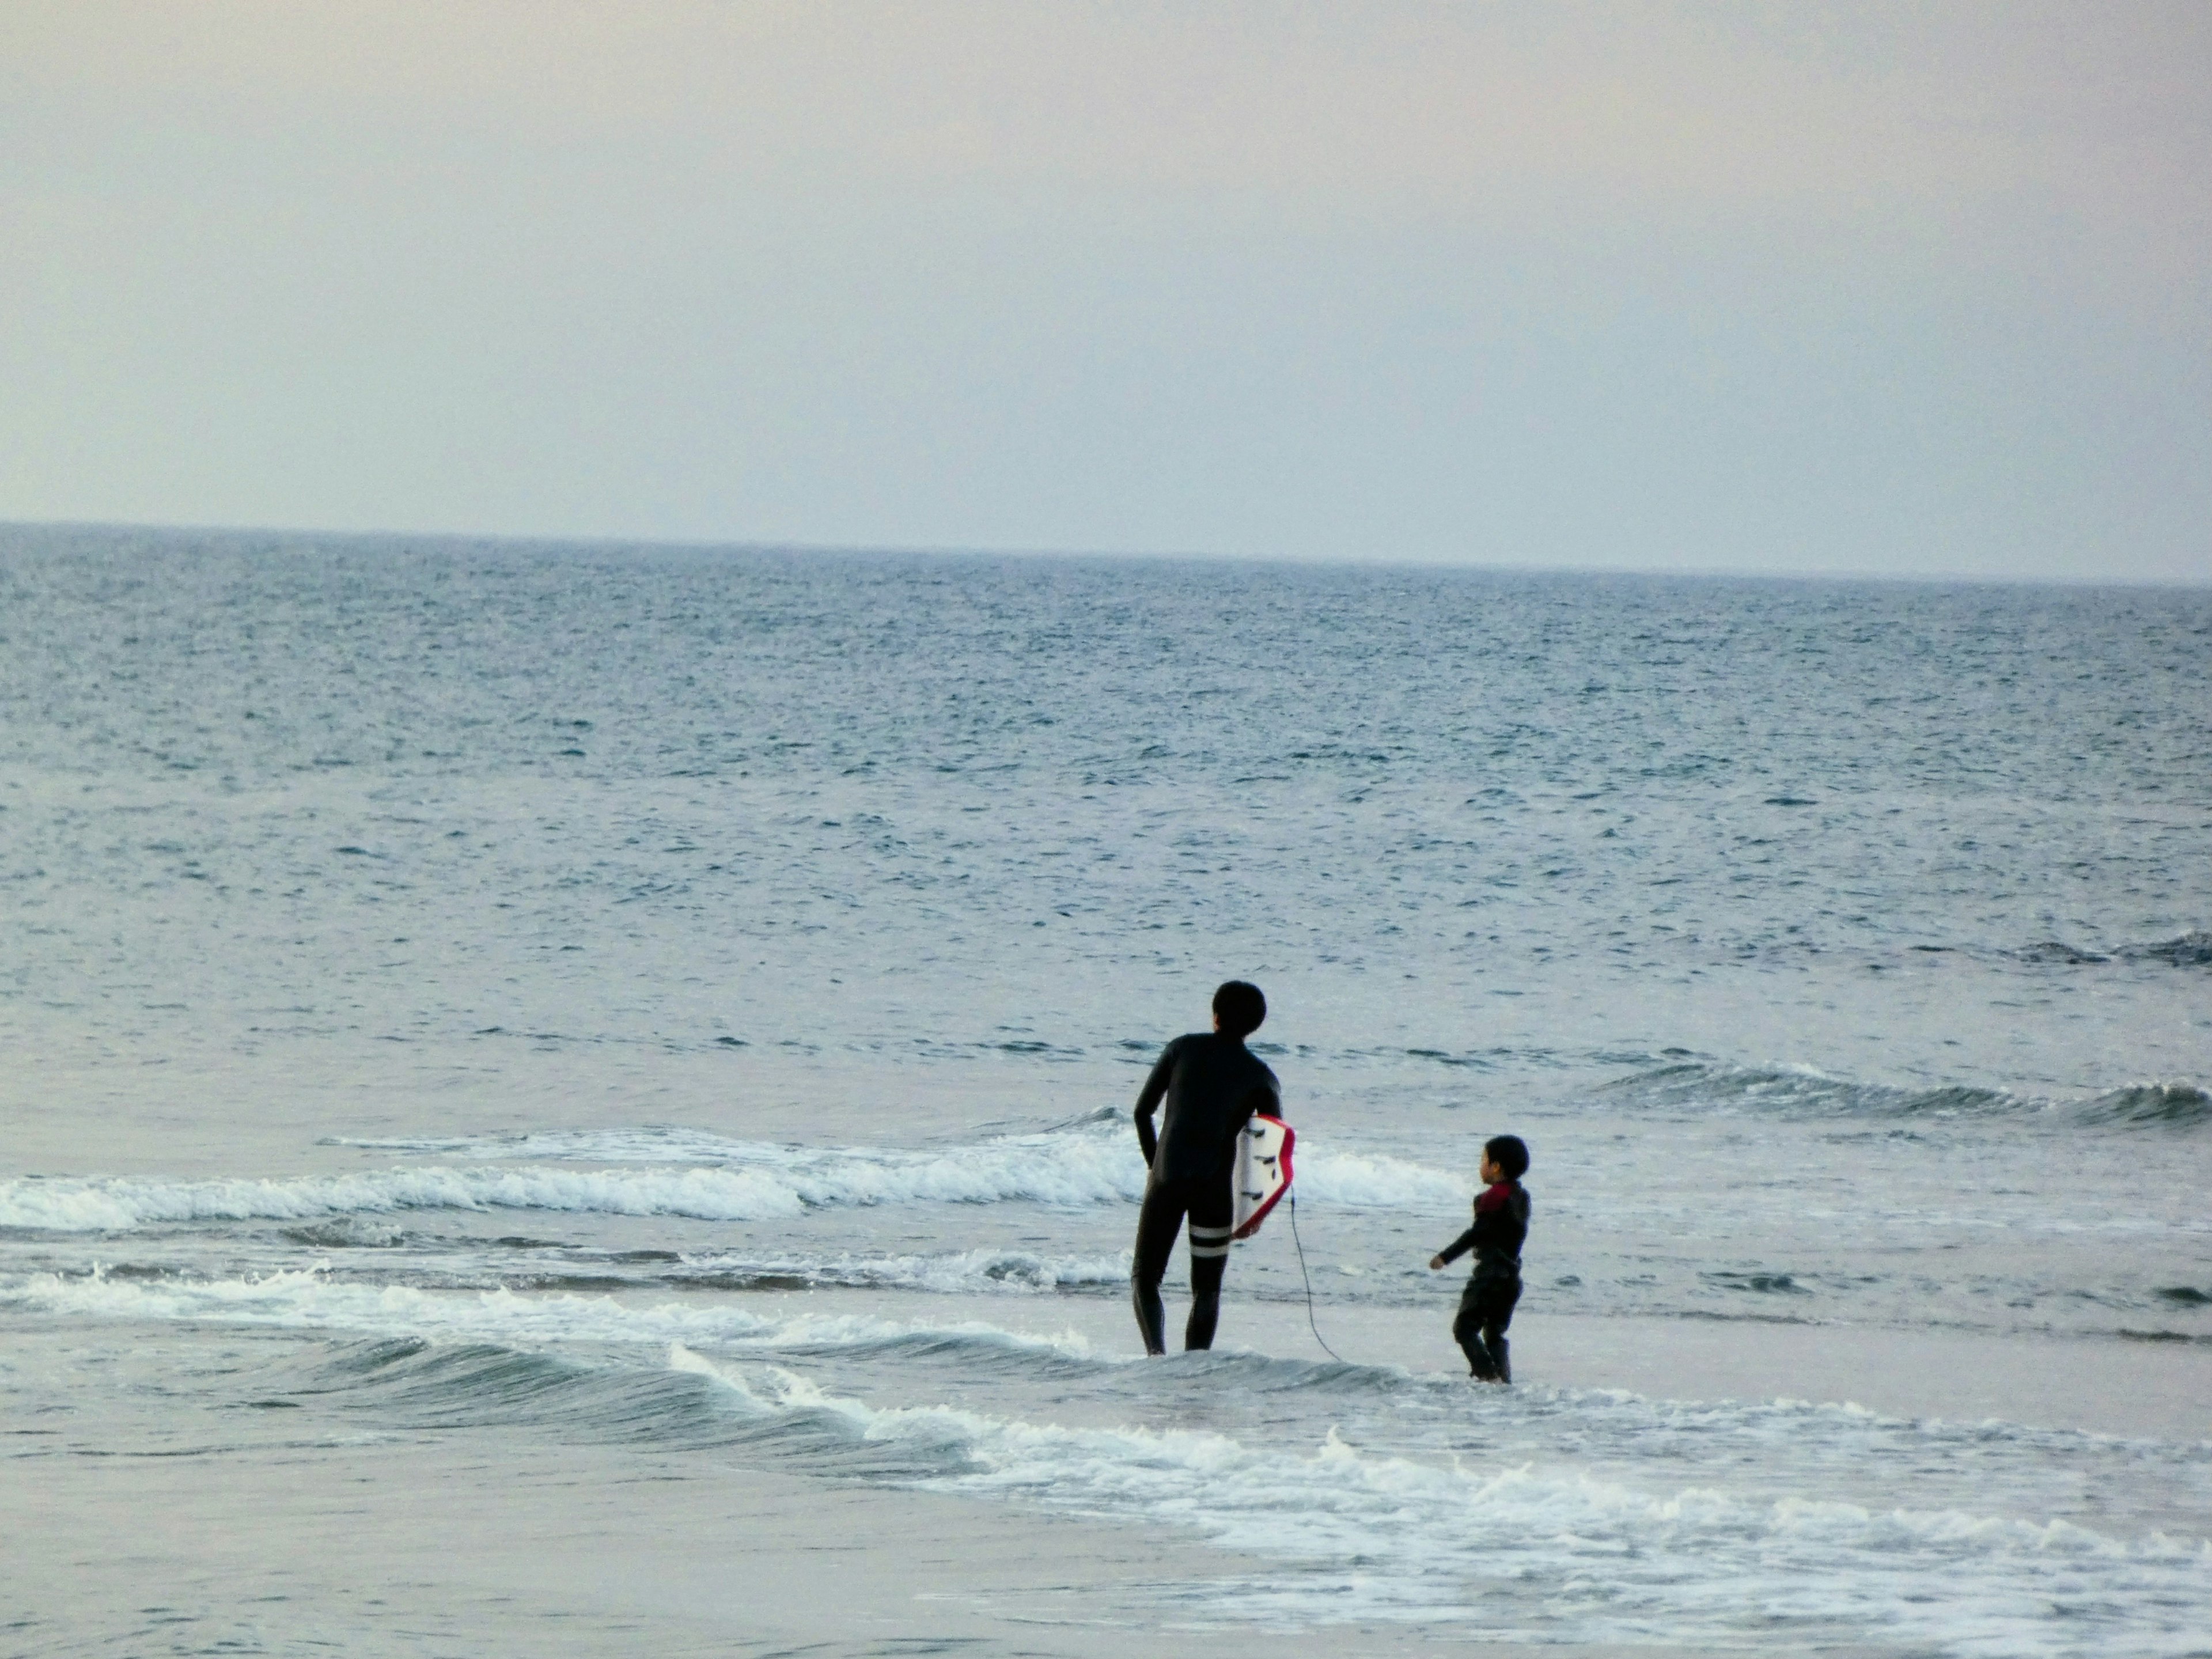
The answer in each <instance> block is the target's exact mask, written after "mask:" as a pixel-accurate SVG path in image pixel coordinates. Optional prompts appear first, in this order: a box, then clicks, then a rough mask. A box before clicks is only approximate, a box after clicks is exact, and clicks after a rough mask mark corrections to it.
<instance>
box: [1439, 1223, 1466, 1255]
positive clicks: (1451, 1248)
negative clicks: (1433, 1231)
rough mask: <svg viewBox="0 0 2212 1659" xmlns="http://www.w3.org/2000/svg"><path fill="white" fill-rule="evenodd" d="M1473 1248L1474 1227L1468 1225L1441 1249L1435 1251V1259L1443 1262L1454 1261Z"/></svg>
mask: <svg viewBox="0 0 2212 1659" xmlns="http://www.w3.org/2000/svg"><path fill="white" fill-rule="evenodd" d="M1471 1249H1474V1228H1473V1227H1469V1228H1468V1230H1467V1231H1465V1232H1463V1233H1462V1234H1461V1235H1460V1236H1459V1237H1457V1238H1455V1239H1454V1240H1452V1242H1451V1243H1449V1244H1447V1245H1445V1246H1444V1247H1443V1249H1441V1250H1438V1251H1437V1260H1438V1261H1444V1262H1452V1261H1458V1260H1459V1259H1460V1257H1462V1256H1463V1255H1466V1254H1467V1253H1468V1251H1469V1250H1471Z"/></svg>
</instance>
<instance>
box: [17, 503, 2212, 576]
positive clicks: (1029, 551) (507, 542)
mask: <svg viewBox="0 0 2212 1659" xmlns="http://www.w3.org/2000/svg"><path fill="white" fill-rule="evenodd" d="M15 531H34V532H35V531H97V532H140V533H143V534H155V535H164V536H278V537H282V536H295V537H325V538H334V539H338V538H342V539H346V540H352V541H363V542H371V541H380V542H410V541H411V542H422V543H432V544H439V543H442V544H453V545H471V546H482V545H484V544H491V545H494V546H507V547H513V548H517V549H520V548H526V547H535V548H541V549H572V550H579V551H581V550H607V551H613V550H648V549H650V550H666V551H670V552H690V553H731V554H740V553H744V554H763V553H766V554H781V555H796V556H810V555H811V556H822V557H829V558H855V557H870V556H874V557H881V558H914V559H947V560H952V559H1020V560H1036V561H1040V562H1042V561H1062V562H1075V561H1091V562H1101V563H1106V562H1114V563H1136V562H1142V563H1153V564H1219V565H1260V566H1267V567H1279V568H1293V569H1302V570H1360V571H1392V570H1395V571H1407V572H1411V571H1419V572H1422V573H1425V574H1436V573H1441V572H1450V571H1460V572H1468V573H1475V574H1480V573H1492V574H1511V575H1558V576H1642V577H1660V578H1680V579H1683V580H1705V581H1711V580H1735V581H1772V582H1814V583H1831V584H1832V583H1848V582H1865V583H1898V584H1905V585H1912V586H1935V585H1939V584H1940V585H1948V586H1972V587H2059V588H2105V587H2109V588H2166V589H2176V590H2179V591H2182V592H2199V591H2203V590H2205V589H2212V570H2208V572H2207V573H2206V574H2205V575H2203V576H2202V577H2197V578H2191V577H2188V576H2068V575H2021V576H1998V575H1990V574H1987V573H1985V572H1978V573H1968V572H1962V571H1957V570H1931V571H1897V570H1857V569H1838V568H1817V569H1808V570H1783V569H1775V568H1761V567H1755V566H1748V565H1680V566H1668V567H1654V566H1650V565H1636V564H1606V563H1599V562H1559V563H1541V562H1534V561H1528V560H1513V559H1480V558H1470V559H1419V558H1406V557H1402V556H1401V557H1395V558H1361V557H1357V556H1311V555H1303V554H1295V553H1274V554H1265V553H1245V552H1221V551H1204V550H1174V551H1163V550H1157V549H1152V550H1138V549H1100V548H1077V547H1056V548H1055V547H1036V546H990V545H981V546H964V545H960V544H950V543H936V544H891V543H862V542H809V541H781V540H772V539H769V540H756V539H745V538H734V537H732V538H707V537H696V536H676V537H649V536H634V535H629V536H626V535H614V534H608V533H597V534H586V533H581V532H557V533H537V532H525V531H471V530H401V529H380V530H362V529H340V528H333V527H330V526H299V525H252V524H177V523H168V522H159V521H154V520H124V519H116V520H108V519H0V533H6V532H15Z"/></svg>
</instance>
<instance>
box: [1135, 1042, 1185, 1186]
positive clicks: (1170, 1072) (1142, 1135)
mask: <svg viewBox="0 0 2212 1659" xmlns="http://www.w3.org/2000/svg"><path fill="white" fill-rule="evenodd" d="M1175 1063H1176V1046H1175V1044H1174V1043H1172V1042H1170V1044H1168V1046H1167V1047H1166V1048H1163V1049H1162V1050H1161V1051H1160V1057H1159V1059H1158V1061H1157V1062H1155V1063H1154V1065H1153V1066H1152V1075H1151V1076H1150V1077H1148V1078H1146V1079H1145V1086H1144V1087H1143V1088H1142V1089H1140V1090H1139V1091H1138V1092H1137V1114H1136V1115H1137V1145H1138V1146H1141V1147H1142V1148H1143V1149H1144V1152H1145V1167H1146V1169H1148V1170H1149V1169H1150V1168H1152V1160H1153V1159H1154V1158H1157V1157H1158V1155H1159V1150H1160V1138H1159V1136H1158V1134H1156V1133H1154V1132H1153V1129H1152V1114H1153V1113H1154V1112H1156V1111H1158V1110H1159V1107H1160V1102H1161V1101H1163V1100H1164V1099H1165V1098H1166V1097H1167V1092H1168V1085H1169V1084H1170V1083H1171V1082H1173V1081H1174V1080H1175Z"/></svg>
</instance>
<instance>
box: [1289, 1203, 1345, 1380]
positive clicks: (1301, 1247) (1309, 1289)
mask: <svg viewBox="0 0 2212 1659" xmlns="http://www.w3.org/2000/svg"><path fill="white" fill-rule="evenodd" d="M1284 1196H1285V1197H1286V1198H1288V1199H1289V1200H1291V1243H1293V1244H1295V1245H1297V1247H1298V1277H1299V1278H1300V1279H1304V1280H1305V1282H1306V1323H1307V1325H1308V1326H1309V1327H1310V1328H1311V1329H1312V1331H1313V1336H1314V1340H1315V1341H1316V1342H1318V1343H1320V1344H1321V1351H1322V1352H1323V1353H1325V1354H1327V1355H1328V1357H1329V1358H1331V1359H1334V1361H1336V1363H1337V1364H1340V1365H1348V1364H1351V1363H1352V1362H1351V1361H1350V1360H1348V1359H1346V1358H1345V1357H1344V1356H1343V1355H1342V1354H1340V1353H1339V1352H1337V1351H1336V1350H1335V1349H1334V1348H1332V1347H1330V1346H1328V1338H1326V1337H1324V1336H1323V1335H1322V1334H1321V1327H1320V1326H1319V1325H1316V1324H1315V1323H1314V1305H1313V1275H1312V1274H1311V1273H1308V1272H1307V1271H1306V1244H1305V1240H1304V1239H1302V1238H1300V1237H1298V1189H1297V1188H1296V1187H1292V1188H1291V1190H1290V1191H1289V1192H1288V1193H1286V1194H1284Z"/></svg>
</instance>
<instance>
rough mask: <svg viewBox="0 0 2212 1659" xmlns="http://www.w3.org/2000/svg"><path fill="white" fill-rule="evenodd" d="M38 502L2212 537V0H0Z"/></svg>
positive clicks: (5, 380) (1529, 536) (2006, 567)
mask: <svg viewBox="0 0 2212 1659" xmlns="http://www.w3.org/2000/svg"><path fill="white" fill-rule="evenodd" d="M0 520H100V521H120V522H132V523H160V524H205V525H241V526H243V525H252V526H292V527H312V528H328V529H383V530H407V531H452V532H472V533H489V534H504V535H553V536H586V537H614V538H638V539H681V540H693V541H713V542H744V543H762V542H768V543H779V544H790V543H799V544H821V545H826V546H874V547H898V548H989V549H1008V550H1082V551H1098V552H1133V553H1197V554H1209V555H1228V556H1249V557H1261V558H1274V557H1288V558H1298V559H1328V560H1358V561H1389V562H1407V561H1418V562H1452V563H1480V564H1516V565H1595V566H1610V567H1626V568H1647V569H1669V568H1696V569H1738V570H1769V571H1778V572H1789V571H1824V572H1866V573H1917V574H1969V575H1981V576H2021V577H2100V578H2106V577H2109V578H2124V579H2150V580H2176V579H2179V580H2212V3H2207V0H2185V3H2179V4H2129V3H2112V4H2105V3H2098V4H2091V3H2068V4H2063V5H2035V4H2027V3H2005V4H2000V5H1986V6H1985V5H1966V4H1954V5H1928V4H1914V5H1898V6H1882V5H1867V4H1852V5H1843V6H1836V7H1827V6H1821V5H1813V4H1777V5H1769V6H1757V7H1753V6H1730V5H1717V4H1713V5H1701V6H1664V5H1649V6H1646V5H1638V6H1588V7H1572V6H1564V5H1545V6H1536V5H1487V4H1474V3H1460V4H1443V3H1431V4H1416V3H1402V4H1401V3H1389V4H1386V3H1373V4H1366V3H1339V4H1331V5H1305V4H1297V3H1290V0H1281V3H1273V4H1257V3H1250V4H1246V3H1218V4H1206V3H1195V0H1194V3H1178V4H1166V3H1161V4H1124V5H1091V4H1078V3H1072V0H1071V3H1055V0H1020V3H1006V4H995V3H968V0H933V3H905V4H859V3H854V4H839V3H825V0H793V3H774V0H771V3H739V0H724V3H707V0H696V3H695V0H605V3H596V4H574V3H567V0H521V3H505V0H438V3H422V4H414V3H384V0H348V3H331V4H302V3H299V0H283V3H265V4H264V3H231V0H189V3H161V0H148V3H114V0H0Z"/></svg>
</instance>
